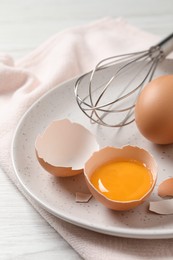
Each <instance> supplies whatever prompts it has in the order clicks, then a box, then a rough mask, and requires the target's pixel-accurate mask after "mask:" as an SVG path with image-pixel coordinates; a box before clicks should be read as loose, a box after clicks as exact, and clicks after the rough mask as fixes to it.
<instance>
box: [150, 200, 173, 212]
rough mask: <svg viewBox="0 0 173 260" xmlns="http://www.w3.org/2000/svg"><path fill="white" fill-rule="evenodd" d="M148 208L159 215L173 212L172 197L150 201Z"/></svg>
mask: <svg viewBox="0 0 173 260" xmlns="http://www.w3.org/2000/svg"><path fill="white" fill-rule="evenodd" d="M149 210H150V211H152V212H154V213H157V214H161V215H168V214H173V199H169V200H160V201H151V202H150V205H149Z"/></svg>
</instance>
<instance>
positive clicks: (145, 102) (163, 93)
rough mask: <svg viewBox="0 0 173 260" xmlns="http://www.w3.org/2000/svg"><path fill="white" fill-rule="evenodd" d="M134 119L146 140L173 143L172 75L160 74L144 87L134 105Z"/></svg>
mask: <svg viewBox="0 0 173 260" xmlns="http://www.w3.org/2000/svg"><path fill="white" fill-rule="evenodd" d="M135 121H136V125H137V127H138V129H139V131H140V132H141V134H142V135H143V136H144V137H146V138H147V139H148V140H150V141H152V142H154V143H156V144H170V143H173V75H164V76H160V77H158V78H156V79H154V80H152V81H151V82H150V83H148V84H147V85H146V86H145V87H144V89H143V90H142V92H141V94H140V95H139V97H138V99H137V102H136V105H135Z"/></svg>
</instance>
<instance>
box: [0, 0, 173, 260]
mask: <svg viewBox="0 0 173 260" xmlns="http://www.w3.org/2000/svg"><path fill="white" fill-rule="evenodd" d="M105 16H112V17H117V16H122V17H125V18H126V19H127V20H128V21H129V22H130V23H132V24H134V25H136V26H138V27H140V28H142V29H145V30H148V31H149V32H152V33H155V34H160V35H161V36H164V35H166V34H168V33H170V32H172V31H173V26H172V25H173V1H172V0H164V1H163V0H140V1H139V0H87V1H83V0H73V1H72V0H37V1H35V0H11V1H10V0H0V52H7V53H9V54H11V55H12V56H13V57H14V58H15V59H17V58H19V57H22V56H23V55H25V54H27V53H28V52H30V51H31V50H33V49H34V48H35V47H37V46H38V45H39V44H40V43H41V42H43V41H44V40H46V39H47V38H48V37H49V36H51V35H52V34H54V33H56V32H58V31H61V30H63V29H65V28H68V27H72V26H76V25H81V24H84V23H87V22H90V21H93V20H96V19H99V18H103V17H105ZM2 152H3V150H2V147H1V153H2ZM1 259H2V260H6V259H13V260H14V259H17V260H20V259H22V260H26V259H27V260H28V259H32V260H35V259H37V260H39V259H41V260H44V259H49V260H54V259H66V260H68V259H70V260H71V259H81V258H80V256H78V255H77V253H76V252H75V251H74V250H73V249H72V248H71V247H70V246H69V245H68V244H67V243H66V242H65V241H64V240H63V239H62V238H61V237H60V236H59V235H58V234H57V233H56V232H55V231H54V230H53V229H52V228H51V227H50V226H49V225H48V224H47V223H46V222H45V221H44V220H43V219H42V218H41V217H40V215H39V214H38V213H37V212H36V211H35V210H34V209H33V208H32V207H31V205H30V204H29V203H28V201H27V200H26V199H25V198H24V197H23V196H22V195H21V194H20V192H19V191H18V190H17V189H16V187H15V186H14V185H13V184H12V183H11V181H10V180H9V179H8V178H7V177H6V175H5V174H4V173H3V172H2V171H0V260H1Z"/></svg>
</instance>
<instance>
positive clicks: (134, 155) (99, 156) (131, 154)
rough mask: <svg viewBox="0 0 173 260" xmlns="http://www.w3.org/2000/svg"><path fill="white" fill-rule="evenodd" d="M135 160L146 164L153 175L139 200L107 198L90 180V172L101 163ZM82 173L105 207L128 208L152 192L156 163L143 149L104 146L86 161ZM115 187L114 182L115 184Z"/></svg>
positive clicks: (93, 192)
mask: <svg viewBox="0 0 173 260" xmlns="http://www.w3.org/2000/svg"><path fill="white" fill-rule="evenodd" d="M122 159H123V160H125V159H126V160H131V159H132V160H136V161H139V162H141V163H143V164H145V165H146V167H147V168H148V169H149V170H150V171H151V173H152V177H153V183H152V186H151V188H150V189H149V190H148V192H147V193H146V194H145V195H144V196H143V197H142V198H141V199H140V200H132V201H115V200H111V199H109V198H107V197H106V196H104V195H103V194H102V193H100V192H99V191H98V190H97V189H96V188H95V187H94V186H93V185H92V183H91V182H90V178H91V176H92V173H93V172H94V171H95V170H96V169H97V168H98V167H99V166H101V165H103V164H105V163H107V162H110V161H113V160H114V161H115V160H122ZM84 175H85V178H86V182H87V185H88V188H89V190H90V192H91V193H92V194H93V196H94V197H95V198H96V199H97V200H98V201H100V202H101V203H102V204H103V205H105V206H106V207H107V208H110V209H113V210H118V211H121V210H129V209H132V208H134V207H136V206H138V205H140V204H141V203H143V202H144V201H145V200H146V198H147V197H148V196H149V195H150V193H151V192H152V190H153V188H154V186H155V183H156V178H157V164H156V162H155V160H154V158H153V157H152V156H151V155H150V154H149V153H148V152H147V151H146V150H144V149H142V148H139V147H134V146H124V147H122V148H115V147H105V148H103V149H101V150H99V151H97V152H95V153H94V154H93V155H92V156H91V157H90V159H89V160H88V161H87V162H86V164H85V167H84ZM115 188H116V184H115Z"/></svg>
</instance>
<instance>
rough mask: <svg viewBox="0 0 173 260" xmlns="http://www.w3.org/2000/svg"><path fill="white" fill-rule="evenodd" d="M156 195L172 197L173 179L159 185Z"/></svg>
mask: <svg viewBox="0 0 173 260" xmlns="http://www.w3.org/2000/svg"><path fill="white" fill-rule="evenodd" d="M158 195H159V196H161V197H166V196H173V178H169V179H166V180H165V181H163V182H162V183H161V184H160V185H159V187H158Z"/></svg>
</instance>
